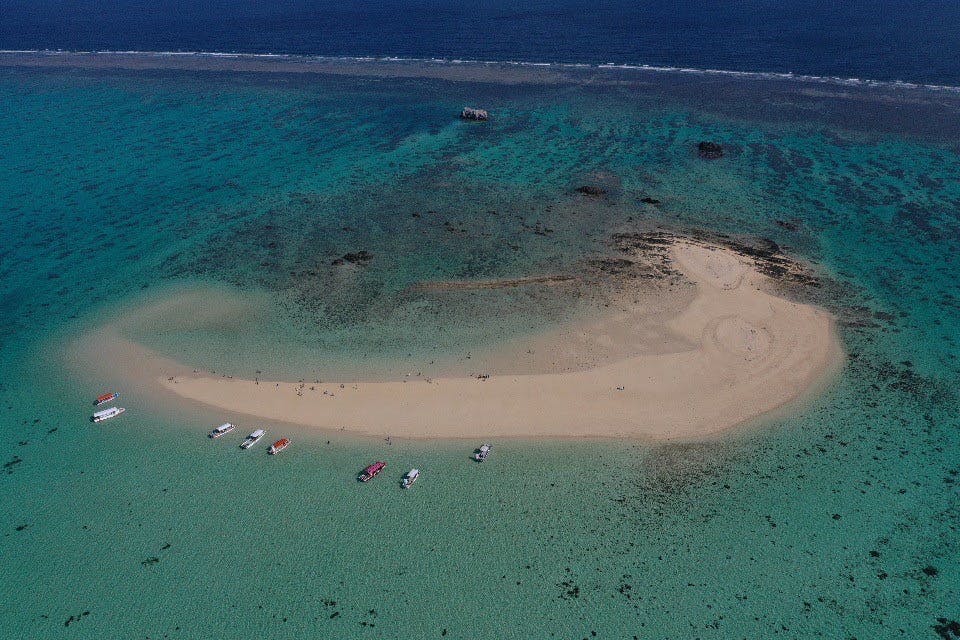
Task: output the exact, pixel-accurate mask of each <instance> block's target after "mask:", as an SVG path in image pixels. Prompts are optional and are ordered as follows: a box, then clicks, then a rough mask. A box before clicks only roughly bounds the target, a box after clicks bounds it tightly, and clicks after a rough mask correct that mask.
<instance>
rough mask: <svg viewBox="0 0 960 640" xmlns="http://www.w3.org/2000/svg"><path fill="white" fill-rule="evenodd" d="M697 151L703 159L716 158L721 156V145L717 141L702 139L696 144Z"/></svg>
mask: <svg viewBox="0 0 960 640" xmlns="http://www.w3.org/2000/svg"><path fill="white" fill-rule="evenodd" d="M697 153H698V154H699V155H700V157H701V158H703V159H704V160H716V159H717V158H722V157H723V147H722V146H720V144H719V143H718V142H708V141H706V140H704V141H702V142H700V144H698V145H697Z"/></svg>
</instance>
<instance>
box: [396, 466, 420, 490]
mask: <svg viewBox="0 0 960 640" xmlns="http://www.w3.org/2000/svg"><path fill="white" fill-rule="evenodd" d="M419 477H420V469H410V471H407V475H405V476H403V480H401V481H400V486H401V487H403V488H404V489H409V488H410V487H412V486H413V483H414V482H416V481H417V478H419Z"/></svg>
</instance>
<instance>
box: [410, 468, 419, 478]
mask: <svg viewBox="0 0 960 640" xmlns="http://www.w3.org/2000/svg"><path fill="white" fill-rule="evenodd" d="M418 475H420V469H410V471H408V472H407V477H408V478H412V477H414V476H418Z"/></svg>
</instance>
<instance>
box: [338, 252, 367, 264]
mask: <svg viewBox="0 0 960 640" xmlns="http://www.w3.org/2000/svg"><path fill="white" fill-rule="evenodd" d="M371 260H373V254H372V253H370V252H369V251H356V252H351V253H345V254H343V255H342V256H341V257H339V258H337V259H335V260H333V261H332V262H331V263H330V264H331V265H333V266H334V267H339V266H342V265H345V264H356V265H361V266H362V265H365V264H368V263H369V262H370V261H371Z"/></svg>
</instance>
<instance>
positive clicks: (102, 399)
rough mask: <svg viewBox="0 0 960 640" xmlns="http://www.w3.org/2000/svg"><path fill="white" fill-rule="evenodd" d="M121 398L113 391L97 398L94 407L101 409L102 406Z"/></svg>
mask: <svg viewBox="0 0 960 640" xmlns="http://www.w3.org/2000/svg"><path fill="white" fill-rule="evenodd" d="M119 397H120V394H119V393H117V392H116V391H111V392H110V393H104V394H101V395H99V396H97V399H96V400H94V401H93V405H94V406H95V407H99V406H100V405H102V404H107V403H108V402H110V401H112V400H116V399H117V398H119Z"/></svg>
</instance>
